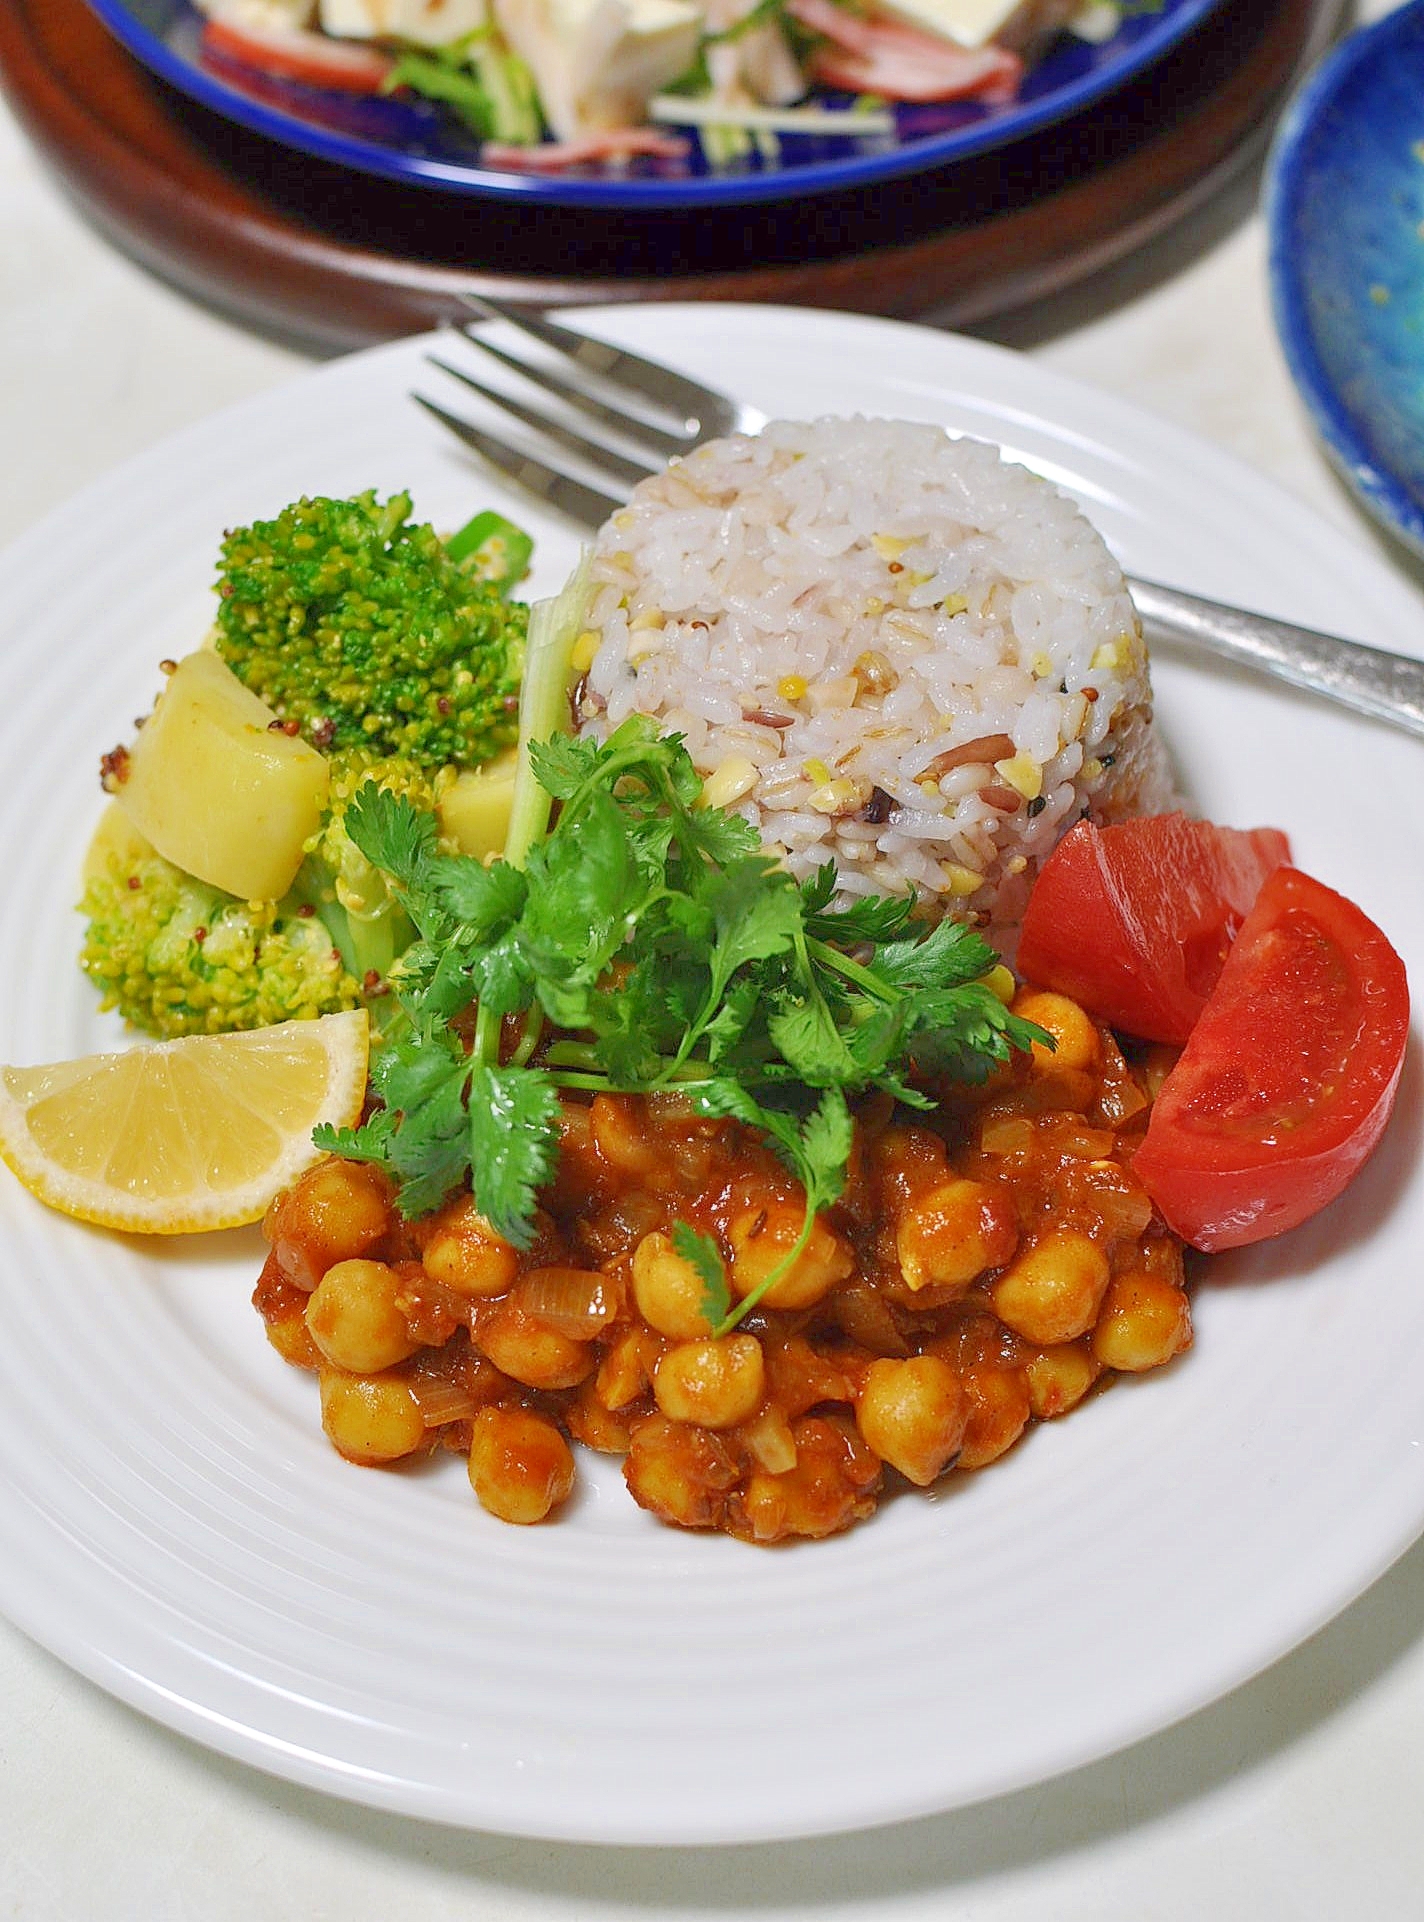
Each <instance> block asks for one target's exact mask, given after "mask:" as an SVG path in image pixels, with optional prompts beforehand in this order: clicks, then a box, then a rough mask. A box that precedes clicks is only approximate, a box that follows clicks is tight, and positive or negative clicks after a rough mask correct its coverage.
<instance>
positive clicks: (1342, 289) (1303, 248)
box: [1267, 0, 1424, 553]
mask: <svg viewBox="0 0 1424 1922" xmlns="http://www.w3.org/2000/svg"><path fill="white" fill-rule="evenodd" d="M1267 222H1268V226H1269V230H1270V249H1271V254H1270V259H1271V294H1272V301H1273V304H1274V308H1275V317H1276V327H1277V330H1278V332H1279V334H1280V338H1281V344H1282V346H1283V347H1284V349H1285V354H1286V359H1287V361H1288V362H1289V363H1290V368H1291V372H1292V374H1293V375H1294V377H1295V381H1296V385H1297V386H1298V387H1299V389H1300V391H1301V394H1302V395H1303V396H1304V398H1305V401H1306V404H1307V406H1308V407H1309V408H1310V411H1311V413H1312V415H1313V417H1314V421H1315V425H1316V428H1317V430H1318V432H1319V434H1320V436H1321V438H1322V440H1323V441H1324V443H1325V448H1326V451H1327V453H1328V454H1329V455H1330V457H1331V459H1332V460H1333V461H1334V462H1335V464H1336V466H1337V467H1338V468H1339V470H1340V472H1341V474H1342V475H1343V476H1344V477H1345V479H1346V481H1347V482H1348V483H1349V485H1350V486H1351V487H1352V488H1353V489H1354V490H1355V492H1356V494H1358V496H1359V497H1360V499H1361V500H1362V501H1363V503H1364V505H1365V506H1366V507H1367V508H1368V509H1369V510H1370V511H1371V513H1373V514H1374V515H1376V516H1377V517H1378V519H1380V520H1381V521H1382V522H1384V524H1385V525H1386V526H1387V527H1388V528H1390V529H1391V530H1392V531H1393V532H1394V533H1396V534H1398V535H1400V536H1402V537H1403V538H1404V540H1406V541H1407V542H1408V543H1409V544H1410V545H1411V546H1412V547H1414V548H1415V549H1417V550H1418V551H1419V552H1420V553H1424V0H1411V4H1410V5H1408V6H1404V7H1401V8H1399V9H1398V11H1397V12H1395V13H1391V14H1388V15H1386V17H1385V18H1384V19H1383V20H1381V21H1379V22H1378V23H1377V24H1376V25H1374V26H1372V27H1366V28H1362V29H1361V30H1360V31H1358V32H1357V33H1354V34H1352V35H1350V37H1349V38H1348V39H1347V40H1345V41H1344V42H1342V44H1341V45H1340V46H1339V47H1337V48H1336V49H1335V51H1334V53H1333V54H1331V55H1330V57H1329V58H1328V59H1327V60H1325V61H1324V62H1323V64H1322V65H1321V66H1320V67H1319V68H1318V69H1317V71H1316V73H1315V74H1314V76H1313V77H1312V79H1311V80H1310V82H1309V84H1308V85H1307V86H1306V87H1305V89H1304V90H1303V92H1302V93H1301V94H1300V95H1299V96H1298V97H1297V99H1296V100H1295V102H1294V103H1293V105H1292V107H1291V109H1290V111H1289V113H1288V114H1287V116H1286V118H1285V120H1284V121H1283V122H1282V124H1281V127H1280V130H1279V132H1278V134H1277V137H1276V142H1275V147H1274V150H1273V152H1272V156H1271V164H1270V170H1269V184H1268V190H1267Z"/></svg>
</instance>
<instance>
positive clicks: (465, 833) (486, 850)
mask: <svg viewBox="0 0 1424 1922" xmlns="http://www.w3.org/2000/svg"><path fill="white" fill-rule="evenodd" d="M515 760H516V755H515V751H514V749H513V748H510V749H509V750H508V751H507V752H506V753H504V754H499V755H496V756H495V758H494V760H492V761H489V762H487V763H486V764H485V766H484V767H471V768H462V769H461V771H460V773H459V774H457V775H456V777H455V779H454V781H453V782H452V783H451V784H450V786H449V787H448V788H447V789H446V790H445V792H444V793H443V794H442V795H441V797H440V801H439V806H438V812H439V815H440V832H441V833H442V834H444V835H446V836H448V837H449V839H450V840H452V841H453V842H454V843H455V845H456V847H458V848H459V850H460V852H461V854H470V855H473V856H474V858H475V859H476V860H477V861H485V860H488V859H490V858H492V857H493V856H495V855H498V854H502V853H503V852H504V843H505V839H506V837H507V835H508V833H509V810H510V808H511V807H512V806H513V805H514V766H515Z"/></svg>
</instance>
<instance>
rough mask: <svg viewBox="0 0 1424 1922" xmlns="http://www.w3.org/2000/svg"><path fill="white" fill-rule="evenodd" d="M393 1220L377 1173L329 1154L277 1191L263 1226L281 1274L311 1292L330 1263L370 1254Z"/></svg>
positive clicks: (383, 1183)
mask: <svg viewBox="0 0 1424 1922" xmlns="http://www.w3.org/2000/svg"><path fill="white" fill-rule="evenodd" d="M393 1220H394V1212H393V1209H392V1206H391V1193H390V1187H389V1185H388V1183H387V1181H386V1178H385V1176H384V1175H383V1174H382V1173H381V1171H380V1170H379V1169H378V1168H372V1167H369V1166H367V1165H366V1164H365V1163H363V1162H359V1161H340V1160H338V1159H336V1158H335V1157H334V1156H333V1157H331V1158H329V1159H328V1160H326V1161H319V1162H318V1163H317V1164H316V1166H315V1167H314V1168H309V1169H308V1170H307V1172H306V1173H305V1174H304V1175H302V1176H301V1177H300V1179H299V1180H298V1181H296V1182H295V1183H294V1184H293V1185H292V1187H290V1188H288V1190H287V1191H286V1193H285V1194H281V1195H278V1197H277V1199H276V1200H275V1201H274V1202H273V1203H272V1205H271V1207H270V1208H269V1209H268V1210H267V1217H266V1219H265V1221H264V1222H263V1224H262V1227H263V1231H264V1233H265V1234H266V1236H267V1239H268V1240H269V1241H270V1242H271V1244H272V1249H273V1253H274V1254H275V1255H276V1257H277V1260H278V1263H279V1265H280V1266H281V1269H282V1272H283V1273H284V1274H285V1275H286V1276H287V1277H288V1279H289V1280H291V1281H294V1282H296V1284H297V1286H298V1287H299V1288H305V1289H306V1290H307V1291H308V1292H310V1291H311V1289H313V1288H315V1287H316V1285H317V1283H318V1282H319V1281H320V1280H321V1278H322V1276H323V1275H324V1274H325V1273H326V1271H327V1269H328V1268H330V1267H331V1265H332V1263H333V1262H337V1261H346V1260H349V1259H350V1258H351V1257H353V1256H356V1255H365V1254H369V1253H370V1251H371V1250H372V1249H373V1248H374V1247H375V1246H376V1244H377V1243H378V1242H379V1241H380V1240H381V1239H382V1237H383V1236H384V1235H386V1234H388V1233H389V1231H390V1228H391V1225H392V1222H393Z"/></svg>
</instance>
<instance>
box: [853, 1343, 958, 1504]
mask: <svg viewBox="0 0 1424 1922" xmlns="http://www.w3.org/2000/svg"><path fill="white" fill-rule="evenodd" d="M968 1419H969V1409H968V1406H967V1405H966V1403H965V1399H964V1394H963V1391H962V1389H961V1388H960V1386H959V1377H958V1375H956V1374H955V1372H954V1370H953V1369H952V1368H951V1367H950V1365H949V1363H948V1362H947V1361H942V1360H941V1359H940V1357H939V1356H938V1355H911V1356H910V1357H909V1358H908V1359H907V1360H905V1361H892V1360H890V1359H888V1358H886V1359H882V1360H880V1361H875V1362H872V1363H871V1365H870V1367H869V1369H868V1370H867V1372H866V1376H865V1386H864V1387H863V1388H862V1390H861V1394H860V1400H859V1401H858V1402H857V1403H856V1409H855V1425H856V1427H857V1428H858V1429H859V1430H860V1432H861V1434H862V1435H863V1436H864V1438H865V1440H866V1441H867V1442H868V1443H869V1444H870V1446H871V1447H872V1448H873V1449H874V1450H875V1452H876V1454H877V1455H878V1456H879V1457H880V1459H881V1461H883V1462H889V1464H890V1466H891V1467H892V1468H898V1469H899V1471H900V1473H901V1474H902V1475H903V1476H904V1477H905V1479H906V1480H907V1481H912V1482H914V1483H915V1484H916V1486H917V1487H920V1488H928V1487H929V1485H930V1483H931V1482H932V1481H934V1480H935V1478H936V1477H937V1476H938V1475H940V1474H941V1473H942V1472H943V1470H944V1469H945V1467H946V1466H947V1465H948V1464H949V1462H951V1461H952V1460H953V1459H954V1457H955V1455H956V1454H957V1453H958V1452H959V1444H960V1442H961V1441H962V1440H963V1439H964V1425H965V1423H966V1422H967V1421H968Z"/></svg>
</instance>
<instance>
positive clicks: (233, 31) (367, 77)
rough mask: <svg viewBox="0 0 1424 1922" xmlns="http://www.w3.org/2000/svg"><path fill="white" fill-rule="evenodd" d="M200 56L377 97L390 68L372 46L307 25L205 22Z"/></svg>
mask: <svg viewBox="0 0 1424 1922" xmlns="http://www.w3.org/2000/svg"><path fill="white" fill-rule="evenodd" d="M203 53H204V54H205V55H215V56H217V58H218V59H224V58H226V59H228V60H236V61H238V62H239V63H240V64H241V65H242V66H245V67H256V68H257V69H258V71H259V72H261V73H270V74H276V75H277V76H278V77H279V78H281V79H283V80H299V81H301V83H302V84H303V85H304V86H308V87H323V88H325V89H326V90H327V91H329V92H332V93H354V94H366V93H379V92H380V91H381V89H382V87H383V86H384V85H385V82H386V78H387V76H388V75H389V73H390V71H391V67H392V64H393V63H392V62H391V60H390V59H389V57H388V56H387V55H386V54H383V53H378V52H377V51H376V49H375V48H374V47H367V46H363V45H361V44H360V43H359V42H352V41H349V40H335V39H332V38H331V37H330V36H329V35H327V34H322V33H311V32H309V31H308V30H307V29H306V28H305V27H258V26H253V25H252V24H251V23H250V22H247V21H244V22H242V23H241V24H239V23H238V22H236V21H232V20H209V21H208V23H207V25H206V26H205V27H204V28H203Z"/></svg>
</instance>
